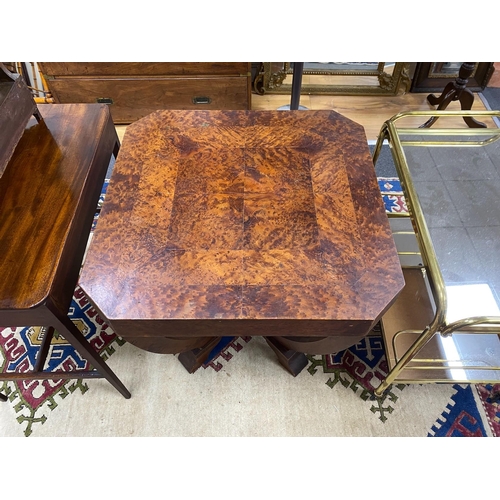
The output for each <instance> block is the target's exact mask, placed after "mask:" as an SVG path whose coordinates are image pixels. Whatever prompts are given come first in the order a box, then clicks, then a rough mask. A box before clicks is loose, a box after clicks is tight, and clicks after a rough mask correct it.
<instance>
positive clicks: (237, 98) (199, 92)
mask: <svg viewBox="0 0 500 500" xmlns="http://www.w3.org/2000/svg"><path fill="white" fill-rule="evenodd" d="M49 88H50V90H51V92H52V95H53V97H54V99H55V101H56V102H57V103H95V102H104V103H106V104H109V106H110V111H111V116H112V117H113V121H114V123H131V122H133V121H135V120H138V119H139V118H142V117H143V116H146V115H148V114H149V113H152V112H153V111H156V110H158V109H250V88H249V84H248V78H246V77H223V78H217V77H214V78H167V79H147V80H142V79H130V80H129V79H116V80H114V79H83V78H82V79H77V78H74V79H56V80H52V81H51V82H49Z"/></svg>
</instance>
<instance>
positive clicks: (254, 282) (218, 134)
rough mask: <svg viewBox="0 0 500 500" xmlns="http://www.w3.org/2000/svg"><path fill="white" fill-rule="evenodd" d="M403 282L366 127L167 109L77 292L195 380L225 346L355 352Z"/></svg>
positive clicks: (124, 162) (144, 134)
mask: <svg viewBox="0 0 500 500" xmlns="http://www.w3.org/2000/svg"><path fill="white" fill-rule="evenodd" d="M403 284H404V280H403V275H402V271H401V266H400V263H399V259H398V256H397V252H396V248H395V245H394V241H393V238H392V235H391V230H390V227H389V224H388V219H387V216H386V214H385V210H384V205H383V202H382V198H381V195H380V191H379V189H378V185H377V179H376V176H375V171H374V167H373V163H372V160H371V157H370V153H369V149H368V145H367V140H366V136H365V133H364V130H363V128H362V127H361V126H360V125H358V124H356V123H354V122H352V121H350V120H349V119H347V118H345V117H343V116H342V115H340V114H338V113H335V112H333V111H306V112H304V111H157V112H155V113H152V114H151V115H148V116H147V117H145V118H143V119H141V120H139V121H137V122H135V123H133V124H132V125H130V126H129V127H128V128H127V132H126V134H125V137H124V140H123V144H122V148H121V150H120V153H119V155H118V159H117V162H116V165H115V168H114V171H113V174H112V178H111V182H110V184H109V188H108V192H107V195H106V200H105V203H104V207H103V210H102V213H101V216H100V219H99V222H98V224H97V228H96V231H95V233H94V238H93V242H92V245H91V248H90V250H89V252H88V255H87V259H86V262H85V265H84V268H83V272H82V275H81V277H80V286H81V287H82V288H83V290H84V291H85V293H86V294H87V295H88V296H89V298H90V299H91V301H92V302H93V303H94V305H95V306H96V308H97V309H98V310H99V311H100V312H101V314H102V315H103V316H104V317H106V318H107V320H108V321H109V322H110V324H111V326H112V327H113V328H114V330H115V331H116V333H117V334H118V335H120V336H122V337H123V338H124V339H125V340H127V341H128V342H130V343H132V344H134V345H136V346H138V347H140V348H143V349H145V350H148V351H153V352H158V353H184V354H183V355H181V356H180V359H181V360H182V362H183V363H184V365H185V366H186V368H187V369H188V370H190V371H194V370H195V369H196V368H197V367H198V366H200V364H201V362H202V360H203V359H204V357H206V356H207V355H208V353H209V351H210V350H211V348H212V347H213V346H214V345H215V344H216V342H217V341H218V340H219V339H220V337H221V336H257V335H259V336H264V337H266V340H267V341H268V343H269V344H270V345H271V347H273V349H274V350H275V352H276V353H277V354H278V357H279V359H280V361H281V362H282V363H283V364H284V365H285V366H286V367H287V368H288V369H289V370H290V371H291V372H292V373H294V374H296V373H298V371H300V369H302V368H303V366H305V365H304V359H305V356H304V355H303V354H301V355H299V356H297V354H296V352H299V353H304V352H307V353H311V354H322V353H324V354H326V353H332V352H337V351H339V350H342V349H345V348H347V347H349V346H352V345H354V344H355V343H357V342H359V341H360V340H361V339H362V338H363V337H364V336H366V335H367V333H368V332H369V331H370V329H371V328H372V327H373V325H374V324H375V323H376V322H377V321H378V320H379V318H380V316H381V315H382V314H383V313H384V311H385V310H386V309H387V308H388V307H389V306H390V305H391V304H392V302H393V300H394V299H395V297H396V296H397V295H398V293H399V291H400V290H401V289H402V287H403Z"/></svg>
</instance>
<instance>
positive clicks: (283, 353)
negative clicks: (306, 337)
mask: <svg viewBox="0 0 500 500" xmlns="http://www.w3.org/2000/svg"><path fill="white" fill-rule="evenodd" d="M264 338H265V339H266V342H267V345H268V346H269V347H270V348H271V349H272V350H273V351H274V352H275V354H276V356H277V357H278V361H279V362H280V363H281V364H282V365H283V366H284V367H285V368H286V369H287V370H288V371H289V372H290V373H291V374H292V375H293V376H294V377H296V376H297V375H298V374H299V373H300V372H301V371H302V370H303V369H304V368H305V367H306V366H307V363H308V362H309V361H308V359H307V356H306V355H305V354H304V353H302V352H297V351H293V350H292V349H288V348H287V347H285V346H284V345H282V344H281V342H278V341H277V340H276V339H275V338H273V337H264Z"/></svg>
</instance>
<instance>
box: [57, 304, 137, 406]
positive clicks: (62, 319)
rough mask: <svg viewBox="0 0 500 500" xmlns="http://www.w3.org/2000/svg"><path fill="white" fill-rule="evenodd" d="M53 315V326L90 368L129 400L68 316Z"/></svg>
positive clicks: (115, 377)
mask: <svg viewBox="0 0 500 500" xmlns="http://www.w3.org/2000/svg"><path fill="white" fill-rule="evenodd" d="M51 312H52V314H53V315H54V321H53V323H54V324H53V325H51V326H53V327H54V328H55V329H56V330H57V331H58V332H59V333H60V334H61V335H62V336H63V337H64V338H65V339H66V340H67V341H68V342H69V343H70V344H71V345H73V347H74V348H75V349H77V351H78V352H79V353H80V354H81V355H82V356H84V357H85V358H86V359H87V360H88V361H89V362H90V363H91V364H92V366H93V367H94V368H95V369H96V370H97V371H98V372H99V373H100V374H101V376H102V377H104V378H105V379H106V380H107V381H108V382H109V383H110V384H111V385H112V386H113V387H114V388H115V389H116V390H117V391H118V392H119V393H120V394H121V395H122V396H123V397H125V398H126V399H129V398H130V397H131V394H130V392H129V391H128V390H127V388H126V387H125V386H124V385H123V383H122V382H121V381H120V379H119V378H118V377H117V376H116V375H115V373H114V372H113V370H111V368H110V367H109V366H108V365H107V364H106V363H105V362H104V361H103V359H102V358H101V356H99V354H98V353H97V352H95V350H94V349H93V347H92V346H91V345H90V343H89V342H88V341H87V339H86V338H85V337H84V335H83V334H82V333H81V332H80V330H78V328H77V327H76V326H75V324H74V323H73V322H72V321H71V320H70V319H69V318H68V316H66V315H64V316H62V315H60V314H59V313H58V312H55V311H53V310H52V311H51Z"/></svg>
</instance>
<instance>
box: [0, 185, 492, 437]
mask: <svg viewBox="0 0 500 500" xmlns="http://www.w3.org/2000/svg"><path fill="white" fill-rule="evenodd" d="M379 185H380V189H381V192H382V193H384V194H383V198H384V202H385V206H386V210H387V211H388V212H405V211H406V205H405V201H404V197H403V195H402V192H401V186H400V185H399V181H398V180H397V179H395V178H379ZM105 188H106V184H105V186H104V188H103V196H104V193H105ZM97 217H98V215H97V214H96V221H97ZM70 317H71V319H72V320H73V321H74V323H75V324H76V325H77V327H78V328H79V329H80V330H81V331H82V332H83V333H84V334H85V336H86V338H87V339H88V340H89V342H90V343H91V344H92V345H93V346H94V347H95V349H96V350H97V351H98V352H99V353H100V354H101V356H102V358H103V359H105V360H108V359H109V358H110V356H111V355H112V354H114V353H115V352H116V351H117V350H120V349H121V350H122V352H121V354H122V356H123V357H126V352H128V351H127V348H128V347H130V346H128V345H125V344H126V343H125V342H124V341H123V340H122V339H120V338H119V337H117V336H116V335H115V334H114V332H113V331H112V330H111V328H110V326H109V325H107V324H106V323H105V322H104V321H103V320H102V319H101V318H100V317H99V315H98V314H97V312H96V310H95V309H94V308H93V307H92V305H91V304H90V303H89V302H88V300H87V298H86V297H85V295H84V294H83V293H82V292H81V290H80V289H79V288H77V289H76V290H75V293H74V297H73V302H72V305H71V309H70ZM41 333H42V332H41V329H40V328H37V327H24V328H0V368H1V371H2V372H6V371H16V372H25V371H27V370H29V369H32V368H33V366H34V363H35V356H36V353H37V351H38V349H39V347H40V335H41ZM260 340H261V339H259V338H253V339H251V338H245V337H230V338H229V337H226V338H223V339H222V340H221V342H220V343H219V345H218V346H217V347H216V348H215V349H214V350H213V352H212V353H211V355H210V357H209V360H208V361H207V362H206V363H205V365H204V366H203V368H204V369H200V370H198V372H196V374H195V375H189V374H187V372H186V373H183V372H182V370H184V369H183V368H178V367H173V369H175V370H180V371H179V372H178V375H176V376H175V377H176V378H177V379H178V378H179V377H181V378H183V380H184V383H185V384H186V387H185V388H183V389H182V390H185V391H188V387H187V384H188V382H189V381H190V380H193V378H192V377H195V376H196V377H198V378H197V380H196V383H197V384H200V383H201V382H200V381H201V380H203V383H205V384H208V385H207V386H204V388H203V391H205V392H203V398H201V397H199V396H200V393H201V392H202V389H198V388H199V387H201V386H200V385H193V387H196V389H194V390H195V391H196V392H197V393H198V394H197V396H198V398H197V399H196V404H194V403H192V404H191V406H190V405H187V406H186V407H184V406H183V405H184V404H185V396H184V395H183V394H180V395H177V396H176V395H175V394H172V393H171V392H169V390H167V389H162V388H161V387H160V388H159V389H158V387H156V386H155V387H156V389H154V388H153V389H152V388H149V389H144V387H143V386H139V387H140V388H137V387H136V388H134V387H131V386H130V382H129V381H128V380H124V377H123V373H124V371H126V370H123V369H116V368H115V367H113V366H112V368H113V369H114V370H115V371H116V373H117V374H118V376H120V377H121V378H122V380H123V382H124V383H125V385H127V386H128V388H129V389H130V390H131V392H132V399H131V400H128V401H127V400H125V399H123V398H121V396H118V395H117V393H116V394H115V393H114V390H110V389H109V387H110V386H109V387H106V386H105V385H102V384H107V382H105V381H102V383H101V384H100V383H99V381H92V382H90V385H88V384H87V382H85V381H83V380H70V381H67V380H66V381H26V382H3V383H2V384H0V392H2V393H3V394H6V395H7V396H8V402H7V403H4V404H3V405H0V435H3V436H12V435H13V433H14V432H15V431H13V425H12V423H11V420H12V419H15V420H16V421H17V423H18V425H17V424H16V425H17V427H16V428H18V429H20V432H19V433H18V434H20V435H22V434H24V435H25V436H30V435H35V436H36V435H46V434H45V433H44V432H43V431H44V430H45V428H46V427H47V426H48V423H47V420H48V419H49V417H52V418H51V420H56V419H59V420H58V422H59V421H60V422H61V423H58V425H57V430H51V431H49V435H63V436H64V435H88V436H92V435H137V434H139V435H177V436H188V435H195V436H196V435H228V436H229V435H247V436H252V435H263V436H266V435H289V436H294V435H301V436H315V435H331V436H335V435H338V436H342V435H344V436H349V435H361V436H372V435H376V436H393V435H398V436H406V435H408V436H414V435H416V436H497V437H498V436H500V404H499V403H498V402H494V401H492V399H491V396H492V394H493V393H494V392H495V391H498V390H499V389H500V387H499V386H495V387H493V386H492V385H477V386H469V385H459V384H455V385H452V384H443V385H441V386H437V385H431V386H428V385H425V386H424V385H412V386H408V385H403V384H397V385H393V386H392V387H391V388H390V390H389V391H388V392H387V393H386V394H385V395H384V397H382V398H380V399H372V398H371V397H370V396H371V392H372V390H373V389H374V388H375V387H376V386H377V385H378V383H379V381H380V380H382V379H383V378H384V377H385V375H386V374H387V363H386V360H385V356H384V350H383V345H382V339H381V337H380V335H379V331H378V330H377V329H375V330H374V331H373V332H372V335H371V336H369V337H367V338H366V339H364V340H363V341H361V342H360V343H359V344H357V345H355V346H353V347H351V348H349V349H346V350H345V351H342V352H339V353H336V354H331V355H325V356H320V355H311V356H308V358H309V365H308V366H307V368H306V369H305V370H304V371H303V372H302V373H301V374H300V375H299V376H298V377H296V378H293V377H291V376H289V375H288V374H286V375H282V372H283V371H284V370H283V369H282V368H281V367H279V366H278V367H276V368H275V367H274V365H273V367H272V369H279V370H281V371H280V372H273V373H274V375H273V378H271V377H270V376H269V375H267V376H266V375H262V376H266V377H267V378H266V384H265V385H266V386H269V387H268V388H267V389H268V390H269V391H271V394H270V395H268V396H265V395H263V394H260V393H261V392H262V393H263V391H264V389H263V388H262V387H260V386H259V384H260V380H257V377H258V375H259V371H256V372H254V371H252V372H251V375H248V376H247V377H246V378H245V376H244V374H245V373H246V372H247V371H248V367H251V370H253V366H254V364H253V365H252V364H250V365H246V366H247V368H242V370H243V371H242V372H241V373H240V372H238V371H237V370H236V371H232V370H231V368H238V369H239V367H238V366H237V365H238V361H239V360H238V359H236V361H235V358H238V357H239V358H240V359H243V358H244V357H245V356H244V354H245V351H247V354H248V359H250V360H253V355H254V353H253V352H251V351H252V348H253V349H255V350H256V351H258V352H257V353H256V355H260V356H262V353H267V354H264V356H267V355H269V358H265V359H263V361H265V362H266V363H270V361H269V360H270V359H272V356H273V354H272V353H271V354H269V352H268V351H269V350H268V351H266V350H265V349H266V347H265V346H264V345H262V346H261V342H260ZM124 345H125V347H123V346H124ZM261 347H262V351H259V349H260V348H261ZM125 351H126V352H125ZM138 351H139V350H135V351H133V353H134V354H136V353H137V352H138ZM122 356H120V355H118V356H114V357H113V358H111V359H109V361H115V360H116V361H118V360H119V358H122ZM136 356H137V357H138V358H141V356H151V357H150V360H151V361H150V362H158V363H162V362H163V361H164V360H165V358H169V357H168V356H162V355H153V354H150V353H145V352H141V353H139V354H136ZM259 359H260V358H259ZM120 362H123V363H128V361H120ZM273 362H274V361H273ZM175 363H178V362H177V361H176V362H175ZM178 364H179V365H180V363H178ZM264 365H265V363H264V364H263V365H262V366H263V367H264ZM141 366H142V365H141ZM161 366H163V365H160V369H161ZM170 366H173V365H170ZM49 368H50V369H51V370H53V371H56V370H64V371H66V370H73V369H85V368H88V363H87V362H86V360H84V359H82V358H81V357H80V355H79V354H78V353H77V352H76V351H75V350H74V349H73V348H72V347H71V346H70V345H68V344H67V343H66V342H65V341H64V339H62V338H57V337H56V339H55V341H54V342H53V345H52V347H51V353H50V364H49ZM122 368H123V367H122ZM263 369H264V370H266V368H265V367H264V368H263ZM269 369H271V368H269ZM151 370H152V368H151ZM207 372H208V373H207ZM209 372H212V376H210V373H209ZM232 373H233V378H236V377H240V379H239V383H241V384H242V386H241V388H240V390H241V392H233V393H231V394H232V397H231V398H230V399H224V396H222V399H221V400H216V399H214V397H215V396H214V393H215V392H217V391H212V389H211V385H210V384H213V383H215V382H216V383H217V385H218V387H220V388H221V389H220V390H221V391H223V390H224V388H225V387H228V388H227V391H228V393H229V391H230V390H233V391H234V390H235V389H234V386H227V383H228V382H227V381H228V380H229V379H228V377H231V374H232ZM224 374H225V375H226V377H225V376H224ZM200 375H201V376H204V377H200ZM185 376H187V378H184V377H185ZM189 377H191V378H189ZM252 377H253V378H252ZM146 378H147V376H144V380H146ZM172 378H174V377H172V376H168V380H169V381H171V379H172ZM243 378H245V381H244V383H243V380H242V379H243ZM155 379H156V377H153V379H152V380H153V381H155ZM279 381H282V382H279ZM233 382H234V380H233ZM152 383H154V382H152ZM279 383H282V384H284V385H282V386H275V385H274V384H279ZM94 384H96V385H97V384H100V385H99V386H98V387H97V388H95V389H93V385H94ZM245 384H246V385H245ZM248 384H250V385H249V386H248ZM301 385H302V387H301ZM247 386H248V389H245V390H244V388H245V387H247ZM288 388H290V393H289V394H291V395H292V396H288V398H289V399H293V398H294V397H296V400H293V401H291V402H290V401H288V402H285V401H284V398H285V397H284V396H283V394H285V392H286V390H288ZM153 390H156V391H159V392H157V393H154V394H156V396H155V398H158V395H159V394H160V395H162V396H163V397H164V398H166V399H167V400H170V399H171V400H172V401H170V403H171V406H168V408H170V411H169V412H168V413H169V415H170V414H171V415H170V416H169V417H167V416H166V413H167V412H165V413H162V405H163V402H160V400H159V399H154V400H152V401H150V400H149V399H146V400H144V401H142V400H141V398H144V396H143V393H144V392H146V393H148V391H153ZM99 391H101V392H102V393H103V394H102V395H97V394H96V393H97V392H99ZM252 391H253V392H252ZM273 391H274V392H273ZM328 391H331V392H328ZM90 392H94V394H88V393H90ZM249 392H252V396H251V397H250V401H251V408H250V410H247V411H246V412H245V414H244V415H243V414H242V415H240V417H239V420H238V422H239V427H238V423H235V421H234V418H235V417H234V415H235V414H236V413H237V412H238V405H239V403H243V402H244V401H243V400H244V399H245V397H249V396H248V393H249ZM316 393H317V394H316ZM85 394H87V395H86V396H85V397H86V398H87V400H88V399H90V398H91V397H96V398H99V397H102V398H107V399H98V401H100V403H99V402H98V403H95V401H94V400H93V401H94V402H93V403H91V404H90V405H93V406H92V410H91V411H92V413H91V417H92V418H96V419H98V420H97V424H94V425H96V427H95V429H94V428H93V427H92V426H91V424H90V423H89V426H90V428H89V429H87V430H83V428H82V427H84V426H85V423H83V424H75V427H76V428H72V427H67V429H66V430H64V429H63V427H65V426H70V424H69V419H75V418H77V417H78V416H79V414H81V413H82V412H83V413H84V412H85V411H87V406H84V407H82V408H85V409H84V410H77V409H76V406H78V404H79V403H78V402H77V401H76V400H75V398H81V397H82V395H85ZM111 394H112V396H111ZM328 394H330V395H331V399H330V400H329V398H328ZM111 397H114V398H119V400H118V399H117V400H116V401H117V404H119V405H122V406H121V409H119V410H118V409H117V410H116V411H117V413H116V415H117V416H116V417H115V419H116V420H122V422H115V424H113V425H111V424H109V422H108V424H109V425H111V427H109V426H108V427H107V426H106V425H107V424H106V417H105V416H103V415H102V414H101V413H102V412H104V411H105V410H102V408H104V407H106V405H108V401H109V400H110V399H111ZM134 397H135V398H136V400H137V399H139V402H140V405H141V406H140V407H139V408H136V407H133V405H134ZM190 397H191V400H190V401H192V398H193V397H194V396H190ZM227 397H229V396H227ZM259 397H261V398H263V401H264V400H265V401H267V403H263V402H262V403H261V404H262V405H267V407H266V409H264V407H262V408H261V409H260V410H259V408H260V407H259ZM266 397H269V399H268V400H266V399H265V398H266ZM146 398H147V395H146ZM176 398H177V399H176ZM235 398H236V399H239V400H240V401H235ZM280 398H282V399H280ZM152 399H153V398H152ZM204 402H205V403H204ZM270 402H271V403H270ZM73 404H74V406H75V407H73V406H72V405H73ZM135 404H139V403H135ZM155 404H157V405H158V408H159V409H156V410H155V411H157V412H159V415H157V416H156V418H157V425H158V426H159V427H161V425H162V423H161V422H162V420H164V421H165V422H166V423H165V428H162V430H151V428H149V427H147V426H146V420H148V422H150V421H151V419H146V418H144V421H143V422H141V423H136V424H134V423H133V421H134V419H135V418H136V417H137V413H138V412H139V413H141V412H142V411H144V406H148V405H151V406H152V405H155ZM165 404H167V403H165ZM273 404H276V405H277V406H276V408H274V409H273V411H274V412H277V413H278V414H279V412H280V411H281V412H283V413H284V414H286V420H283V422H282V423H281V424H280V425H281V427H279V428H272V425H271V424H269V422H270V421H271V420H268V424H269V425H270V427H267V428H266V426H265V425H264V424H262V425H261V426H257V423H256V421H258V418H261V417H262V415H265V411H267V410H268V406H269V405H273ZM193 405H194V406H195V407H193ZM196 405H198V406H196ZM210 405H212V407H211V408H209V406H210ZM287 405H291V406H290V407H288V406H287ZM325 405H326V406H325ZM65 406H66V409H65V408H64V407H65ZM224 407H230V408H232V413H230V414H229V416H225V417H224V419H225V420H227V422H226V421H225V422H224V423H223V424H221V423H219V424H216V423H214V422H211V423H210V426H208V422H207V419H208V420H210V418H211V419H214V418H215V417H214V414H217V411H219V410H220V412H223V411H224ZM96 408H99V409H96ZM127 408H128V409H129V410H128V411H130V412H133V413H131V414H130V415H129V416H128V417H127V418H126V417H124V416H122V415H123V413H121V412H126V411H127ZM131 408H133V410H132V409H131ZM172 408H174V409H175V410H176V411H177V413H178V418H177V420H175V421H172V418H174V417H172V415H173V414H176V411H174V410H172ZM110 411H111V410H110ZM183 411H186V412H187V413H186V415H184V413H183ZM207 411H209V415H208V416H205V417H203V415H205V412H207ZM311 411H312V412H313V413H315V412H319V413H320V417H321V418H320V420H319V423H313V421H311V422H310V423H308V422H309V420H308V419H309V418H312V415H310V414H309V413H308V412H311ZM249 412H250V413H252V412H253V413H254V415H253V417H252V418H253V420H251V421H248V423H247V424H245V422H247V420H245V419H246V418H248V413H249ZM294 412H297V416H294V414H293V413H294ZM62 413H67V417H66V416H65V417H64V418H63V417H62V416H61V414H62ZM96 413H97V414H98V415H101V416H100V417H98V416H96ZM192 414H194V417H195V418H196V417H197V415H199V421H196V420H193V422H195V423H194V424H193V425H192V427H190V428H188V427H182V420H183V419H184V418H185V419H186V421H187V420H189V418H190V417H191V418H193V417H192ZM221 415H222V413H221ZM299 415H300V418H299ZM328 415H330V416H331V419H332V422H331V424H332V425H333V426H334V427H328V425H329V424H328ZM82 418H87V417H82ZM107 418H108V419H110V421H112V420H113V419H112V417H111V416H108V417H107ZM336 418H338V419H339V420H335V419H336ZM127 419H129V420H130V421H132V423H131V424H130V426H131V427H127V424H124V423H123V421H124V420H127ZM169 419H170V420H169ZM294 419H295V420H294ZM153 420H154V419H153ZM275 420H276V418H274V420H273V423H274V421H275ZM278 420H279V419H278ZM167 421H168V422H167ZM346 421H351V422H352V425H351V426H350V425H348V424H346ZM298 422H300V424H299V423H298ZM335 422H336V423H335ZM44 424H45V425H44ZM134 425H135V426H134ZM147 425H151V424H149V423H148V424H147ZM186 425H187V424H186ZM245 425H246V428H245ZM123 426H125V427H127V430H118V429H121V428H122V427H123ZM207 426H208V427H207ZM234 426H236V427H234ZM97 427H99V428H97ZM137 429H142V430H139V431H138V430H137ZM16 435H17V434H16Z"/></svg>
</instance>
